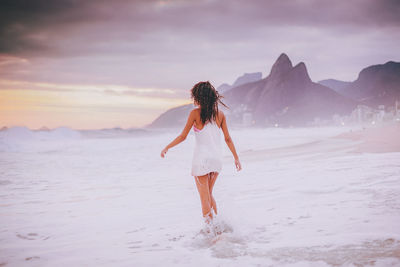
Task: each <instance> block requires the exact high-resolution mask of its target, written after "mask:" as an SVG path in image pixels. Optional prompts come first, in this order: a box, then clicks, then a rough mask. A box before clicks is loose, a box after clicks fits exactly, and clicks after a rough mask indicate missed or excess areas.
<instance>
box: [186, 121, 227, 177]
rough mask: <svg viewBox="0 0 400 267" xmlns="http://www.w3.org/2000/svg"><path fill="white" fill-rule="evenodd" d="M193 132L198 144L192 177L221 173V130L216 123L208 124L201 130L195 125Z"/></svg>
mask: <svg viewBox="0 0 400 267" xmlns="http://www.w3.org/2000/svg"><path fill="white" fill-rule="evenodd" d="M193 130H194V135H195V138H196V144H195V147H194V152H193V160H192V176H202V175H206V174H208V173H210V172H218V173H219V172H221V169H222V145H221V129H220V128H219V127H218V126H217V124H216V123H215V122H213V123H211V122H207V123H206V124H205V125H204V127H203V129H201V130H199V129H197V128H196V127H195V126H194V125H193Z"/></svg>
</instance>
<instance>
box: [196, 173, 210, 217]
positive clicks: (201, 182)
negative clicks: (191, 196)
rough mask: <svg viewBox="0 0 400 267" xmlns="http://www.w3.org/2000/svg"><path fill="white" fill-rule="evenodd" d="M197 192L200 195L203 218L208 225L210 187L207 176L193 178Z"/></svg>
mask: <svg viewBox="0 0 400 267" xmlns="http://www.w3.org/2000/svg"><path fill="white" fill-rule="evenodd" d="M195 181H196V186H197V190H198V191H199V194H200V201H201V209H202V211H203V217H204V218H205V219H206V223H210V221H211V220H212V218H213V217H212V213H211V198H210V187H209V175H208V174H206V175H203V176H195Z"/></svg>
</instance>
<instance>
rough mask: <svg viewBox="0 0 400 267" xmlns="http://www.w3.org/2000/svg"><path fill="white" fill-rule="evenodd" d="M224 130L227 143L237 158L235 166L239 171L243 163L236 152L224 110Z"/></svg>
mask: <svg viewBox="0 0 400 267" xmlns="http://www.w3.org/2000/svg"><path fill="white" fill-rule="evenodd" d="M221 127H222V132H223V133H224V137H225V143H226V144H227V145H228V147H229V149H230V151H231V152H232V155H233V157H234V158H235V166H236V169H237V170H238V171H240V170H241V169H242V165H241V164H240V161H239V156H238V155H237V153H236V149H235V145H234V144H233V141H232V138H231V136H230V135H229V131H228V125H227V123H226V117H225V114H224V113H223V112H222V126H221Z"/></svg>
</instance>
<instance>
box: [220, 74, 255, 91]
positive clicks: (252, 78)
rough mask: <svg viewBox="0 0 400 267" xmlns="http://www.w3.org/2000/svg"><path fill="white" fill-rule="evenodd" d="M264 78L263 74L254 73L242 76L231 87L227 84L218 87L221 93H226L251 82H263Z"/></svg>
mask: <svg viewBox="0 0 400 267" xmlns="http://www.w3.org/2000/svg"><path fill="white" fill-rule="evenodd" d="M261 78H262V73H261V72H254V73H245V74H243V75H242V76H240V77H238V78H237V79H236V80H235V82H234V83H233V84H232V85H229V84H227V83H223V84H221V85H220V86H218V88H217V90H218V92H219V93H225V92H226V91H228V90H229V89H231V88H233V87H236V86H239V85H242V84H245V83H249V82H254V81H258V80H261Z"/></svg>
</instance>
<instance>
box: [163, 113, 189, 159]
mask: <svg viewBox="0 0 400 267" xmlns="http://www.w3.org/2000/svg"><path fill="white" fill-rule="evenodd" d="M193 123H194V110H192V111H191V112H190V114H189V117H188V119H187V122H186V125H185V128H184V129H183V130H182V132H181V134H180V135H178V137H176V138H175V139H174V140H173V141H172V142H171V143H169V144H168V145H167V146H166V147H165V148H164V149H163V150H162V151H161V157H162V158H163V157H164V156H165V154H166V153H167V152H168V149H170V148H171V147H174V146H176V145H177V144H179V143H181V142H183V141H185V139H186V137H187V135H188V134H189V131H190V129H191V128H192V126H193Z"/></svg>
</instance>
